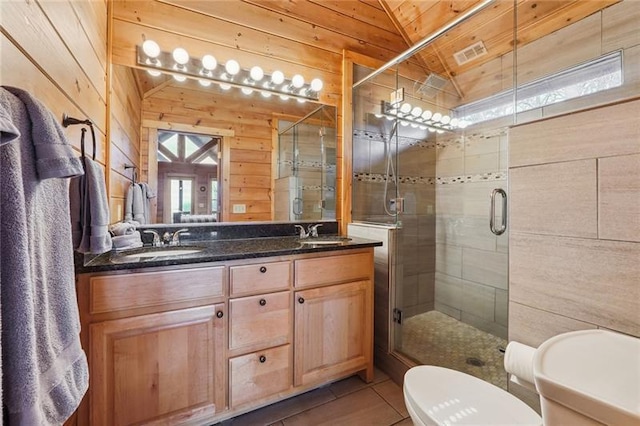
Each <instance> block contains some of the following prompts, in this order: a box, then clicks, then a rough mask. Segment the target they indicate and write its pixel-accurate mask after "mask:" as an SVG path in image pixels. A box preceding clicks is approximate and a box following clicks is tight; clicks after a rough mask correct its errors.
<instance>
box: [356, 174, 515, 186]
mask: <svg viewBox="0 0 640 426" xmlns="http://www.w3.org/2000/svg"><path fill="white" fill-rule="evenodd" d="M388 179H389V177H388V176H387V175H384V174H381V173H354V175H353V180H355V181H357V182H385V181H387V180H388ZM501 180H507V172H490V173H480V174H475V175H464V176H447V177H436V178H434V177H421V176H398V183H400V184H410V185H452V184H456V183H471V182H488V181H501ZM389 181H390V182H392V181H393V178H391V179H389Z"/></svg>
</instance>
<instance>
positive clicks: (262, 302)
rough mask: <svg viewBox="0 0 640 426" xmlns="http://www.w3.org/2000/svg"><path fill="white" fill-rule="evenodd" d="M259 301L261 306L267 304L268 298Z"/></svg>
mask: <svg viewBox="0 0 640 426" xmlns="http://www.w3.org/2000/svg"><path fill="white" fill-rule="evenodd" d="M258 303H260V306H264V305H266V304H267V300H266V299H260V302H258Z"/></svg>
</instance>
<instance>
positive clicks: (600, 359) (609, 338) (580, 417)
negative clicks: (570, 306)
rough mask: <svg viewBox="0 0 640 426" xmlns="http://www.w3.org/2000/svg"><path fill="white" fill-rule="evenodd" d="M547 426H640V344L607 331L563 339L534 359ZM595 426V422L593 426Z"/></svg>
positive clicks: (552, 342)
mask: <svg viewBox="0 0 640 426" xmlns="http://www.w3.org/2000/svg"><path fill="white" fill-rule="evenodd" d="M533 370H534V378H535V383H536V388H537V389H538V393H539V394H540V397H541V398H540V402H541V407H542V417H543V419H544V421H545V425H553V424H554V423H556V422H555V421H554V419H555V420H560V419H561V420H562V421H563V422H567V421H571V420H573V421H575V423H580V424H584V423H586V419H585V417H586V418H587V419H591V420H592V421H593V424H598V423H604V424H615V425H617V424H620V425H627V424H628V425H632V424H634V425H640V339H638V338H635V337H631V336H627V335H624V334H619V333H614V332H611V331H606V330H586V331H575V332H570V333H564V334H560V335H558V336H555V337H552V338H551V339H549V340H547V341H545V342H544V343H543V344H542V345H540V347H539V348H538V350H537V351H536V354H535V356H534V359H533ZM589 423H591V422H589Z"/></svg>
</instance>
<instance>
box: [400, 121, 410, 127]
mask: <svg viewBox="0 0 640 426" xmlns="http://www.w3.org/2000/svg"><path fill="white" fill-rule="evenodd" d="M400 125H401V126H404V127H407V126H408V125H409V123H407V122H406V121H401V122H400Z"/></svg>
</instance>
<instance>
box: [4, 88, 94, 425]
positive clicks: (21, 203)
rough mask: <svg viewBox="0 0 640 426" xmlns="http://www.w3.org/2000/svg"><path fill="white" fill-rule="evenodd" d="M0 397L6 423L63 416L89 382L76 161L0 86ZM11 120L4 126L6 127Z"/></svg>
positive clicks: (56, 130)
mask: <svg viewBox="0 0 640 426" xmlns="http://www.w3.org/2000/svg"><path fill="white" fill-rule="evenodd" d="M0 117H2V118H0V133H1V134H2V141H3V142H4V141H5V134H6V136H7V139H9V138H10V137H13V136H14V135H15V134H16V133H15V131H16V130H17V131H18V133H19V136H18V137H16V138H14V140H13V141H12V142H10V143H6V144H4V145H2V146H0V166H1V167H0V188H1V189H2V190H1V191H0V201H1V202H0V238H1V244H2V257H1V258H0V281H1V284H2V285H1V286H0V299H1V300H2V312H1V315H2V324H4V328H3V330H2V371H3V386H4V392H3V398H4V400H3V403H4V405H5V407H6V410H7V414H8V420H9V424H11V425H14V424H15V425H44V424H62V423H64V421H65V420H66V419H67V418H68V417H69V416H70V415H71V414H73V412H74V411H75V409H76V408H77V406H78V404H79V403H80V401H81V399H82V397H83V395H84V394H85V392H86V390H87V387H88V384H89V380H88V379H89V377H88V375H89V372H88V366H87V359H86V356H85V353H84V352H83V350H82V347H81V345H80V320H79V314H78V305H77V299H76V292H75V277H74V269H73V247H72V243H71V227H70V223H69V221H68V220H67V219H66V218H68V217H69V182H68V179H66V178H67V177H70V176H75V175H78V174H82V165H81V163H80V161H79V160H78V158H76V157H75V155H74V153H73V150H72V149H71V146H70V145H69V144H68V143H67V140H66V138H65V137H64V133H63V132H62V129H61V128H60V125H59V124H58V123H57V122H56V120H55V118H54V117H53V116H52V115H51V113H50V112H49V111H48V110H47V109H46V108H45V107H44V106H42V104H40V103H39V102H38V101H37V100H36V99H34V98H32V97H31V95H29V94H28V93H27V92H24V91H22V90H19V89H14V88H0ZM6 119H8V120H9V122H10V123H11V126H7V121H6Z"/></svg>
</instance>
